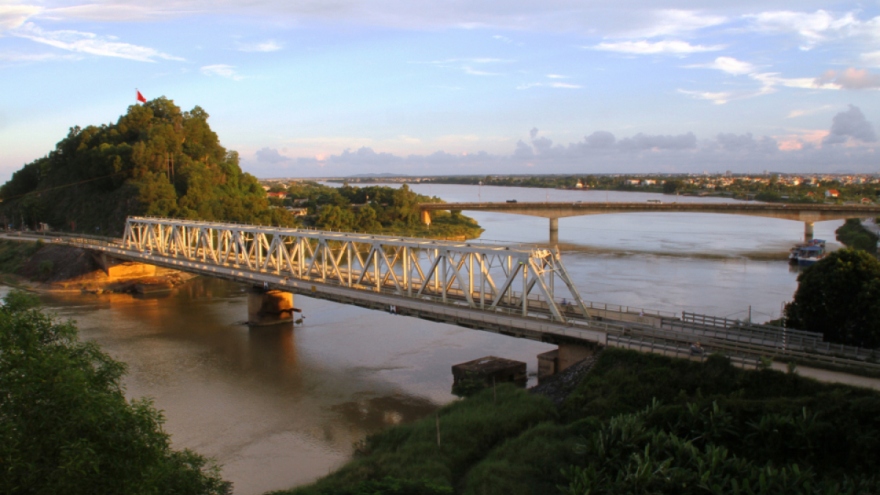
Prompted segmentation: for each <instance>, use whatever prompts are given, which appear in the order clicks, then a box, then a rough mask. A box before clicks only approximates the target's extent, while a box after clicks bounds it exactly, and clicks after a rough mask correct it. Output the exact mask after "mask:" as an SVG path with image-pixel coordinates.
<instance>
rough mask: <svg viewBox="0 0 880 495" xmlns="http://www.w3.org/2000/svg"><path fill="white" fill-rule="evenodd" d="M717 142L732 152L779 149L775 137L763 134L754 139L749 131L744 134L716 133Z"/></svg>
mask: <svg viewBox="0 0 880 495" xmlns="http://www.w3.org/2000/svg"><path fill="white" fill-rule="evenodd" d="M715 140H716V141H717V142H718V144H719V145H720V146H721V148H722V149H724V150H725V151H731V152H734V153H745V152H756V151H757V152H762V153H774V152H776V151H779V144H778V143H777V142H776V140H775V139H773V138H771V137H768V136H764V137H762V138H761V139H755V138H754V137H753V136H752V134H751V133H746V134H724V133H721V134H718V136H717V137H716V138H715Z"/></svg>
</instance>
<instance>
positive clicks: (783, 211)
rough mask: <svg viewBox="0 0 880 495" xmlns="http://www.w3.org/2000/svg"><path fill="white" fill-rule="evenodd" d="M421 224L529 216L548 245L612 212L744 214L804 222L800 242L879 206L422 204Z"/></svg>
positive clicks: (874, 213) (872, 213)
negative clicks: (457, 216)
mask: <svg viewBox="0 0 880 495" xmlns="http://www.w3.org/2000/svg"><path fill="white" fill-rule="evenodd" d="M419 207H420V208H421V211H422V221H423V222H425V223H427V224H430V222H431V217H430V212H431V211H436V210H456V211H493V212H499V213H511V214H517V215H529V216H535V217H542V218H548V219H550V242H551V244H555V243H556V242H557V241H558V238H559V219H560V218H565V217H574V216H584V215H604V214H613V213H641V212H666V213H717V214H725V215H748V216H758V217H769V218H782V219H786V220H796V221H800V222H804V240H805V241H809V240H810V239H812V238H813V223H814V222H822V221H825V220H840V219H845V218H869V217H876V216H880V205H829V204H815V203H811V204H798V203H794V204H788V203H756V202H751V201H741V202H736V203H690V202H688V203H676V202H671V203H665V202H659V201H658V202H643V203H614V202H611V203H596V202H581V201H574V202H572V201H565V202H545V203H519V202H509V203H507V202H506V203H422V204H421V205H419Z"/></svg>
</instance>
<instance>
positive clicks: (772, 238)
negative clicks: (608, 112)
mask: <svg viewBox="0 0 880 495" xmlns="http://www.w3.org/2000/svg"><path fill="white" fill-rule="evenodd" d="M412 187H413V189H414V190H416V191H417V192H420V193H423V194H429V195H436V196H439V197H441V198H443V199H444V200H446V201H476V200H482V201H504V200H507V199H517V200H518V201H545V200H549V201H569V200H571V201H578V200H581V201H606V200H607V201H646V200H648V199H659V200H662V201H671V200H678V201H693V200H697V199H695V198H674V199H673V198H672V197H669V196H662V195H656V194H640V193H614V192H610V193H606V192H604V191H601V192H600V191H590V192H584V191H556V190H543V189H523V188H499V187H480V186H452V185H428V184H419V185H415V186H412ZM701 200H706V199H701ZM706 201H708V200H706ZM466 214H468V213H466ZM469 215H471V216H473V217H475V218H477V220H478V221H479V222H480V224H481V225H482V226H483V227H484V228H485V229H486V232H485V233H484V234H483V238H485V239H490V240H496V241H502V242H508V243H520V242H521V243H544V242H546V241H547V238H548V229H549V226H548V221H547V220H546V219H541V218H531V217H521V216H515V215H505V214H498V213H478V214H469ZM841 223H842V222H821V223H817V224H816V227H815V229H816V237H820V238H825V239H829V240H833V239H834V233H833V231H834V229H836V228H837V227H838V226H839V225H840V224H841ZM802 236H803V224H801V223H798V222H790V221H785V220H775V219H767V218H759V217H746V216H728V215H708V214H648V213H645V214H625V215H596V216H586V217H574V218H565V219H561V220H560V222H559V241H560V246H561V248H562V249H563V253H564V255H563V259H564V262H565V264H566V266H567V268H568V270H569V271H570V272H571V273H572V275H573V277H574V278H575V279H576V281H577V284H578V287H579V289H580V291H581V294H582V296H583V298H584V299H585V300H589V301H596V302H605V303H611V304H618V305H627V306H633V307H643V308H649V309H655V310H663V311H668V312H672V313H679V312H681V311H683V310H685V311H692V312H698V313H705V314H711V315H715V316H724V317H730V318H746V317H747V315H748V314H751V315H752V318H753V319H754V320H756V321H765V320H769V319H771V318H775V317H778V316H779V312H780V308H781V305H782V304H783V303H784V302H785V301H788V300H790V299H791V296H792V294H793V292H794V290H795V288H796V286H797V282H796V278H797V272H796V271H792V270H791V269H790V268H789V266H788V264H787V263H786V262H785V261H784V260H783V259H782V258H783V257H784V253H785V252H787V250H788V248H789V247H790V246H791V245H792V244H793V243H795V242H797V241H799V240H800V239H801V237H802ZM829 244H830V245H833V244H834V243H829ZM244 290H245V287H243V286H240V285H237V284H233V283H230V282H225V281H220V280H212V279H206V278H197V279H194V280H192V281H190V282H189V283H187V284H186V285H184V286H182V287H180V288H178V289H175V291H174V292H172V293H171V294H170V295H165V296H163V297H153V298H134V297H131V296H128V295H100V296H98V295H71V296H63V297H61V296H45V297H44V302H45V304H46V306H47V307H49V308H50V310H51V311H53V312H55V313H56V314H57V315H58V316H59V317H61V318H70V319H73V320H76V322H77V323H78V326H79V328H80V333H81V336H82V337H83V338H85V339H88V340H93V341H96V342H99V343H100V344H101V345H102V346H103V347H104V349H105V350H106V351H107V352H109V353H110V354H111V355H112V356H113V357H115V358H117V359H120V360H122V361H125V362H126V363H128V366H129V372H128V374H127V376H126V379H125V384H126V387H127V393H128V395H130V396H131V397H142V396H149V397H152V398H153V400H154V403H155V405H156V407H158V408H159V409H161V410H163V411H164V412H165V417H166V420H167V422H166V424H165V429H166V431H168V432H169V433H171V435H172V440H173V443H174V446H175V447H176V448H184V447H189V448H192V449H194V450H196V451H198V452H200V453H202V454H204V455H207V456H210V457H214V458H215V459H216V460H217V461H218V462H219V463H220V464H222V465H223V475H224V477H225V478H226V479H228V480H231V481H232V482H233V483H234V487H235V493H236V494H238V495H250V494H257V493H262V492H264V491H267V490H272V489H281V488H287V487H290V486H293V485H297V484H302V483H306V482H309V481H312V480H314V479H316V478H318V477H320V476H322V475H324V474H326V473H328V472H329V471H331V470H333V469H335V468H336V467H338V466H340V465H341V464H342V463H344V462H345V461H346V460H347V459H348V457H349V456H350V454H351V451H352V444H353V443H354V442H356V441H358V440H359V439H361V438H363V437H364V436H365V435H367V434H369V433H371V432H375V431H378V430H380V429H382V428H384V427H386V426H388V425H393V424H397V423H401V422H406V421H410V420H413V419H417V418H420V417H423V416H426V415H427V414H429V413H430V412H431V411H433V410H434V409H436V408H437V407H439V406H440V405H443V404H445V403H448V402H450V401H452V400H454V399H455V397H454V396H453V395H451V394H450V392H449V390H450V387H451V385H452V375H451V373H450V366H452V365H453V364H456V363H460V362H463V361H468V360H471V359H476V358H479V357H482V356H486V355H496V356H501V357H505V358H510V359H517V360H522V361H526V362H527V363H528V365H529V369H530V371H531V372H534V371H535V369H536V367H537V360H536V357H535V356H536V355H537V354H539V353H541V352H544V351H546V350H550V349H552V347H551V346H549V345H546V344H541V343H537V342H531V341H526V340H518V339H514V338H509V337H503V336H498V335H494V334H491V333H487V332H481V331H475V330H469V329H465V328H459V327H454V326H449V325H443V324H438V323H431V322H426V321H421V320H417V319H412V318H408V317H404V316H396V315H390V314H387V313H383V312H379V311H371V310H366V309H362V308H358V307H354V306H346V305H340V304H335V303H330V302H326V301H320V300H315V299H311V298H307V297H304V296H296V299H295V305H296V307H298V308H302V309H303V314H304V315H305V320H304V322H303V324H302V325H298V326H296V327H295V328H291V327H286V328H257V329H249V328H248V327H247V326H245V325H243V324H242V323H243V322H244V320H245V319H246V312H247V310H246V307H247V300H246V297H245V292H244ZM5 291H6V289H3V290H2V291H0V292H5Z"/></svg>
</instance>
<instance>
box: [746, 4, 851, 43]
mask: <svg viewBox="0 0 880 495" xmlns="http://www.w3.org/2000/svg"><path fill="white" fill-rule="evenodd" d="M748 17H749V18H751V19H752V20H753V22H754V25H755V27H756V28H757V29H758V30H760V31H765V32H778V33H789V34H795V35H797V36H799V37H800V38H801V46H800V48H801V49H802V50H810V49H812V48H814V47H815V46H816V45H818V44H820V43H823V42H825V41H828V40H829V39H832V38H838V37H846V36H849V35H852V34H854V33H855V32H856V31H857V30H859V28H861V27H862V23H861V22H860V21H859V20H858V19H856V17H855V15H853V14H852V13H851V12H848V13H845V14H841V15H837V16H835V15H834V14H832V13H829V12H827V11H825V10H817V11H816V12H813V13H805V12H792V11H787V10H785V11H775V12H762V13H760V14H757V15H752V16H748Z"/></svg>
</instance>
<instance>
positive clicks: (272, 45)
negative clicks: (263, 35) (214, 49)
mask: <svg viewBox="0 0 880 495" xmlns="http://www.w3.org/2000/svg"><path fill="white" fill-rule="evenodd" d="M281 48H282V46H281V44H280V43H278V42H276V41H273V40H268V41H262V42H257V43H239V44H238V51H240V52H277V51H278V50H281Z"/></svg>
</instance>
